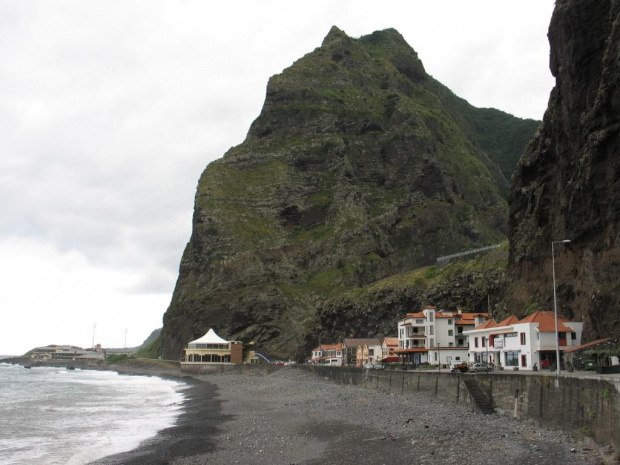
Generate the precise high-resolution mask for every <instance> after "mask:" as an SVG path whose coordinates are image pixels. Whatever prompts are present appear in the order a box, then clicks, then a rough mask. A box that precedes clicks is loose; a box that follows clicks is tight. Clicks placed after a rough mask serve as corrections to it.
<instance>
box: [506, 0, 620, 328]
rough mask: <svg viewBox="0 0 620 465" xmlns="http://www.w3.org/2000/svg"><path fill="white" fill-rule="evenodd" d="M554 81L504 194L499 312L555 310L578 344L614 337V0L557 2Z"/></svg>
mask: <svg viewBox="0 0 620 465" xmlns="http://www.w3.org/2000/svg"><path fill="white" fill-rule="evenodd" d="M549 41H550V44H551V71H552V73H553V75H554V76H555V79H556V84H555V87H554V89H553V91H552V92H551V97H550V100H549V107H548V109H547V111H546V113H545V117H544V121H543V123H542V125H541V128H540V130H539V132H538V133H537V135H536V138H535V139H534V140H533V141H532V143H531V144H530V145H529V146H528V148H527V150H526V151H525V153H524V155H523V157H522V158H521V160H520V161H519V164H518V168H517V172H516V173H515V177H514V179H513V184H512V188H511V191H510V234H509V235H510V258H509V273H510V275H511V281H512V285H511V286H510V289H509V291H508V292H507V296H508V300H507V301H508V305H511V306H512V307H514V308H517V309H528V308H529V309H535V308H542V309H553V272H552V266H553V261H552V256H551V251H552V246H551V243H552V241H562V240H570V241H571V242H570V243H565V244H555V245H554V247H553V248H554V250H555V272H556V283H557V302H558V310H559V311H560V312H561V313H563V314H564V315H566V316H567V317H570V318H575V319H577V320H582V321H583V322H584V336H585V339H586V340H592V339H596V338H599V337H605V336H610V335H615V336H618V335H620V312H619V310H618V309H619V308H620V284H619V281H618V277H619V276H620V235H619V231H620V229H619V221H620V87H619V81H620V2H619V1H617V0H579V1H576V0H558V1H557V2H556V6H555V11H554V14H553V18H552V21H551V25H550V28H549Z"/></svg>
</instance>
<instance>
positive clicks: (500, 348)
mask: <svg viewBox="0 0 620 465" xmlns="http://www.w3.org/2000/svg"><path fill="white" fill-rule="evenodd" d="M582 329H583V323H580V322H573V321H570V320H568V319H567V318H564V317H561V316H560V317H558V339H557V340H558V346H559V349H560V352H562V351H564V350H566V349H569V348H571V347H577V346H579V345H580V344H581V334H582ZM466 333H467V335H468V336H469V360H470V362H476V363H489V364H492V365H493V366H496V367H500V366H501V367H504V368H507V369H510V368H513V369H515V368H516V369H524V370H532V369H539V368H552V367H553V366H555V364H556V363H557V360H556V330H555V315H554V312H541V311H539V312H535V313H533V314H531V315H529V316H528V317H526V318H523V319H521V320H519V319H518V318H516V317H515V316H511V317H509V318H506V319H505V320H503V321H501V322H500V323H496V322H495V321H494V320H491V321H488V322H486V323H484V324H482V325H479V326H477V327H476V328H474V329H473V330H470V331H467V332H466ZM560 359H561V356H560Z"/></svg>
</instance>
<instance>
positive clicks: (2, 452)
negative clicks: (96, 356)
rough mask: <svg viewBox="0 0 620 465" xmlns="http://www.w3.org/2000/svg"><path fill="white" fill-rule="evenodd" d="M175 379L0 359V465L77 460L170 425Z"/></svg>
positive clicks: (179, 398)
mask: <svg viewBox="0 0 620 465" xmlns="http://www.w3.org/2000/svg"><path fill="white" fill-rule="evenodd" d="M186 387H187V386H186V385H184V384H182V383H178V382H176V381H171V380H165V379H160V378H153V377H146V376H124V375H118V374H117V373H114V372H108V371H90V370H75V371H67V370H59V369H58V368H49V367H33V368H32V369H31V370H24V369H23V368H22V367H19V366H14V365H7V364H3V363H0V463H2V464H6V465H9V464H29V465H30V464H32V465H39V464H41V465H42V464H46V465H48V464H49V465H53V464H71V465H81V464H85V463H88V462H91V461H93V460H97V459H99V458H101V457H105V456H106V455H111V454H116V453H119V452H124V451H127V450H131V449H134V448H136V447H137V446H138V445H139V444H140V443H141V442H142V441H143V440H145V439H148V438H150V437H153V436H155V435H156V433H157V431H160V430H162V429H164V428H167V427H170V426H173V425H174V424H175V422H176V419H177V418H178V416H179V414H180V413H181V404H182V402H183V398H184V394H183V391H184V389H185V388H186Z"/></svg>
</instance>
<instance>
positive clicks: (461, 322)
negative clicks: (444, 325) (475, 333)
mask: <svg viewBox="0 0 620 465" xmlns="http://www.w3.org/2000/svg"><path fill="white" fill-rule="evenodd" d="M454 324H457V325H475V324H476V323H474V320H456V321H455V323H454Z"/></svg>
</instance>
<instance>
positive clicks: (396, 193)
mask: <svg viewBox="0 0 620 465" xmlns="http://www.w3.org/2000/svg"><path fill="white" fill-rule="evenodd" d="M538 124H539V122H537V121H533V120H521V119H519V118H515V117H513V116H511V115H508V114H506V113H503V112H501V111H498V110H494V109H478V108H474V107H472V106H471V105H469V104H468V103H467V102H466V101H465V100H463V99H461V98H459V97H457V96H456V95H454V94H453V93H452V92H451V91H450V90H449V89H448V88H446V87H445V86H443V85H442V84H440V83H439V82H437V81H436V80H435V79H433V78H432V77H431V76H430V75H428V74H427V73H426V70H425V69H424V66H423V64H422V62H421V61H420V59H419V58H418V56H417V54H416V52H415V51H414V50H413V49H412V48H411V47H410V46H409V45H408V44H407V43H406V42H405V40H404V39H403V37H402V36H401V35H400V34H399V33H398V32H397V31H395V30H393V29H388V30H384V31H378V32H374V33H372V34H370V35H367V36H364V37H361V38H359V39H354V38H351V37H348V36H347V35H346V34H345V33H344V32H343V31H341V30H339V29H338V28H336V27H333V28H332V29H331V30H330V31H329V33H328V35H327V36H326V37H325V39H324V41H323V43H322V45H321V46H320V47H318V48H316V49H315V50H314V51H313V52H311V53H309V54H307V55H306V56H304V57H303V58H301V59H300V60H298V61H296V62H295V63H294V64H293V65H292V66H291V67H290V68H288V69H286V70H284V71H283V72H282V73H281V74H278V75H276V76H273V77H272V78H271V79H270V80H269V83H268V85H267V92H266V98H265V103H264V106H263V109H262V111H261V114H260V115H259V117H258V118H257V119H256V120H255V121H254V123H253V124H252V125H251V127H250V129H249V132H248V135H247V138H246V140H245V141H244V142H243V143H242V144H241V145H239V146H237V147H233V148H231V149H230V150H229V151H228V152H227V153H226V154H225V155H224V157H223V158H221V159H219V160H217V161H215V162H213V163H211V164H210V165H209V166H208V167H207V168H206V169H205V171H204V172H203V173H202V176H201V177H200V180H199V183H198V188H197V192H196V198H195V206H194V216H193V230H192V235H191V238H190V241H189V242H188V244H187V246H186V249H185V251H184V253H183V257H182V259H181V264H180V270H179V278H178V281H177V285H176V288H175V291H174V295H173V298H172V302H171V304H170V307H169V308H168V310H167V312H166V314H165V316H164V329H163V332H162V336H161V337H162V338H163V339H164V340H163V346H164V347H165V348H166V354H167V356H173V357H174V356H176V355H178V354H179V353H180V352H181V350H182V348H183V347H184V346H185V344H186V343H187V342H188V341H190V340H192V339H194V338H196V337H198V336H200V335H202V334H204V333H205V332H206V330H207V329H208V328H210V327H213V328H214V329H215V330H216V331H218V333H220V334H222V335H223V336H224V337H228V338H234V339H238V340H247V341H249V340H253V341H255V342H256V343H257V345H258V346H259V347H260V348H261V352H264V353H268V354H272V355H276V356H288V355H290V354H291V353H292V352H293V351H294V350H295V349H296V348H297V347H298V346H299V344H300V343H301V337H302V335H303V334H304V333H305V331H306V330H307V328H308V326H309V325H310V324H312V322H313V319H314V317H315V314H316V309H317V307H318V306H319V305H321V304H322V303H323V302H325V301H327V300H328V299H331V298H335V297H337V296H339V295H342V294H343V293H345V292H347V291H348V290H350V289H353V288H358V287H363V286H366V285H368V284H370V283H373V282H376V281H378V280H380V279H383V278H387V277H389V276H393V275H397V274H399V273H404V272H407V271H410V270H412V269H415V268H419V267H422V266H427V265H430V264H433V263H435V261H436V258H437V257H438V256H441V255H446V254H450V253H454V252H460V251H463V250H468V249H472V248H476V247H480V246H484V245H488V244H494V243H498V242H500V241H502V240H504V239H505V237H506V233H507V215H508V206H507V201H506V196H507V194H508V186H509V183H508V179H509V178H510V175H511V173H512V171H513V169H514V166H515V165H516V163H517V160H518V157H519V156H520V154H521V153H522V151H523V148H524V147H525V145H526V144H527V142H528V140H529V139H530V138H531V137H532V135H533V134H534V131H535V130H536V128H537V126H538Z"/></svg>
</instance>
